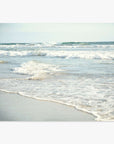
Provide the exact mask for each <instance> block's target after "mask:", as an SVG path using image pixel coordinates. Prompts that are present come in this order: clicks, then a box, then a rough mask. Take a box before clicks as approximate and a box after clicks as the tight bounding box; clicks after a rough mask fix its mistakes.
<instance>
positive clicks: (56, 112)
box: [0, 92, 95, 121]
mask: <svg viewBox="0 0 114 144" xmlns="http://www.w3.org/2000/svg"><path fill="white" fill-rule="evenodd" d="M0 121H95V117H94V116H92V115H90V114H88V113H85V112H82V111H78V110H76V109H75V108H74V107H70V106H67V105H62V104H59V103H54V102H49V101H41V100H35V99H32V98H28V97H23V96H20V95H18V94H11V93H5V92H0Z"/></svg>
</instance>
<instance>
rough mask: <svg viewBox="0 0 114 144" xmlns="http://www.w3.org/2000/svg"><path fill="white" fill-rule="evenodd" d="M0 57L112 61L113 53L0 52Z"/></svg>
mask: <svg viewBox="0 0 114 144" xmlns="http://www.w3.org/2000/svg"><path fill="white" fill-rule="evenodd" d="M0 55H6V56H29V55H33V56H47V57H56V58H57V57H58V58H66V59H68V58H81V59H110V60H113V59H114V51H54V50H53V51H50V50H37V51H36V50H34V51H4V50H0Z"/></svg>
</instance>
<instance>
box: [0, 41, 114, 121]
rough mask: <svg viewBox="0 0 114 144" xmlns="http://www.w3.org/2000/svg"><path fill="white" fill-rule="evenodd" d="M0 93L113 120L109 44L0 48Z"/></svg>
mask: <svg viewBox="0 0 114 144" xmlns="http://www.w3.org/2000/svg"><path fill="white" fill-rule="evenodd" d="M0 90H1V91H4V92H10V93H18V94H19V95H22V96H27V97H32V98H34V99H36V100H37V99H42V100H48V101H53V102H59V103H62V104H66V105H71V106H74V107H75V108H77V109H79V110H82V111H85V112H88V113H91V114H93V115H94V116H95V117H96V120H98V121H114V42H59V43H1V44H0Z"/></svg>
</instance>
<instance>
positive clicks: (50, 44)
mask: <svg viewBox="0 0 114 144" xmlns="http://www.w3.org/2000/svg"><path fill="white" fill-rule="evenodd" d="M25 46H27V47H29V46H30V47H64V46H66V47H85V46H86V47H87V46H88V47H106V46H108V47H112V46H114V41H103V42H102V41H101V42H38V43H0V47H25Z"/></svg>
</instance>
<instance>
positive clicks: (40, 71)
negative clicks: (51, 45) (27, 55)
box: [14, 61, 62, 79]
mask: <svg viewBox="0 0 114 144" xmlns="http://www.w3.org/2000/svg"><path fill="white" fill-rule="evenodd" d="M58 71H62V70H61V69H59V67H57V66H55V65H51V64H44V63H38V62H37V61H29V62H27V63H23V64H22V65H21V66H20V67H17V68H14V72H15V73H20V74H27V75H30V76H31V78H32V79H42V78H45V77H47V76H48V75H52V74H54V73H56V72H58Z"/></svg>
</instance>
